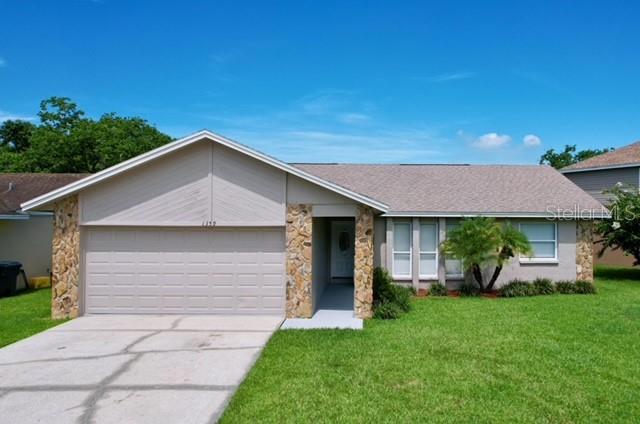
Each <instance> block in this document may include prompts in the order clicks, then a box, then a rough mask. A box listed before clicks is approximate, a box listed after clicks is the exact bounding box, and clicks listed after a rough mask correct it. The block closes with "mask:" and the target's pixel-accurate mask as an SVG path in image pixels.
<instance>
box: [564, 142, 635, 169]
mask: <svg viewBox="0 0 640 424" xmlns="http://www.w3.org/2000/svg"><path fill="white" fill-rule="evenodd" d="M632 164H639V165H640V141H636V142H635V143H633V144H629V145H628V146H624V147H620V148H619V149H616V150H614V151H611V152H607V153H603V154H601V155H598V156H594V157H592V158H589V159H586V160H583V161H582V162H578V163H574V164H573V165H569V166H565V167H564V168H562V169H561V171H563V172H564V171H574V170H575V171H577V170H580V169H590V168H601V167H615V166H616V165H632Z"/></svg>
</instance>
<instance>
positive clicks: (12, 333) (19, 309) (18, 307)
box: [0, 289, 64, 347]
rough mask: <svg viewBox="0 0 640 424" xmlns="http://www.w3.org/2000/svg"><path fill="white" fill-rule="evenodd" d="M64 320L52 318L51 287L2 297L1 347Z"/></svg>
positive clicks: (0, 308) (0, 317)
mask: <svg viewBox="0 0 640 424" xmlns="http://www.w3.org/2000/svg"><path fill="white" fill-rule="evenodd" d="M62 322H64V321H60V320H56V321H54V320H52V319H51V289H40V290H30V291H26V292H22V293H20V294H18V295H15V296H11V297H3V298H0V347H2V346H6V345H8V344H9V343H13V342H15V341H18V340H20V339H24V338H25V337H29V336H31V335H32V334H36V333H39V332H41V331H43V330H46V329H47V328H51V327H53V326H55V325H58V324H60V323H62Z"/></svg>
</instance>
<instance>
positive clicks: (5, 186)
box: [0, 173, 86, 277]
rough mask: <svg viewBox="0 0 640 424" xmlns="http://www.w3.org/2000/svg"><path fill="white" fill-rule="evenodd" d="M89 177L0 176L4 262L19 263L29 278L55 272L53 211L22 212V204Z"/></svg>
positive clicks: (0, 256) (0, 234)
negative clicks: (52, 253) (52, 248)
mask: <svg viewBox="0 0 640 424" xmlns="http://www.w3.org/2000/svg"><path fill="white" fill-rule="evenodd" d="M85 176H86V174H14V173H10V174H0V260H3V261H6V260H12V261H19V262H21V263H22V266H23V268H24V270H25V272H26V274H27V276H28V277H35V276H48V275H49V271H50V270H51V236H52V233H53V214H52V213H51V212H48V211H45V212H37V211H31V212H28V213H21V212H20V204H21V203H22V202H25V201H27V200H29V199H32V198H34V197H36V196H39V195H41V194H44V193H47V192H49V191H51V190H55V189H57V188H59V187H62V186H64V185H67V184H69V183H71V182H74V181H77V180H79V179H81V178H84V177H85Z"/></svg>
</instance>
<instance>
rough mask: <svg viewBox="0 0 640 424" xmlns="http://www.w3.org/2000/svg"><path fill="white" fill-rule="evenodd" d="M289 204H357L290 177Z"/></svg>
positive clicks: (288, 183)
mask: <svg viewBox="0 0 640 424" xmlns="http://www.w3.org/2000/svg"><path fill="white" fill-rule="evenodd" d="M287 203H290V204H298V203H302V204H311V205H355V204H356V202H355V201H353V200H351V199H349V198H347V197H344V196H341V195H339V194H337V193H334V192H332V191H329V190H327V189H326V188H323V187H320V186H318V185H315V184H313V183H310V182H308V181H305V180H303V179H302V178H298V177H296V176H294V175H289V176H288V178H287Z"/></svg>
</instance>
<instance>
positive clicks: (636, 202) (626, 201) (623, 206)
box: [596, 185, 640, 265]
mask: <svg viewBox="0 0 640 424" xmlns="http://www.w3.org/2000/svg"><path fill="white" fill-rule="evenodd" d="M605 193H607V194H608V195H610V196H611V197H612V201H611V203H610V204H609V206H608V208H609V210H610V211H611V214H612V218H611V219H605V220H602V221H600V222H599V223H598V224H597V225H596V231H597V232H598V234H599V235H600V237H601V240H600V241H601V242H602V246H603V247H602V249H601V250H600V251H599V252H598V254H599V255H600V256H602V254H603V253H604V251H605V249H606V248H611V249H620V250H622V251H623V252H625V253H626V254H628V255H631V256H633V257H634V258H635V261H634V265H640V192H638V188H637V187H632V186H622V185H616V186H615V187H614V188H612V189H611V190H607V191H606V192H605Z"/></svg>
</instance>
